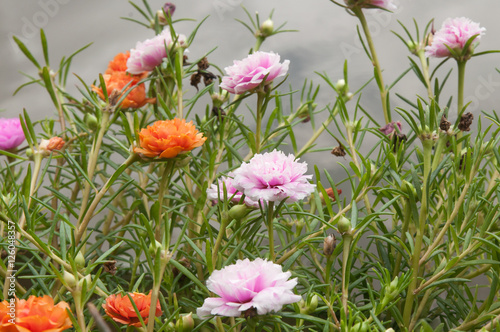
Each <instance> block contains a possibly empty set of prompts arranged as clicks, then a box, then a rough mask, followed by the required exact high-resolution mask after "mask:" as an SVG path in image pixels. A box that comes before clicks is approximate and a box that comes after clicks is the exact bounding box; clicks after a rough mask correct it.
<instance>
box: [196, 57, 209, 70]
mask: <svg viewBox="0 0 500 332" xmlns="http://www.w3.org/2000/svg"><path fill="white" fill-rule="evenodd" d="M208 67H210V63H209V62H208V59H207V57H204V58H203V59H201V60H200V61H199V62H198V69H199V70H207V69H208Z"/></svg>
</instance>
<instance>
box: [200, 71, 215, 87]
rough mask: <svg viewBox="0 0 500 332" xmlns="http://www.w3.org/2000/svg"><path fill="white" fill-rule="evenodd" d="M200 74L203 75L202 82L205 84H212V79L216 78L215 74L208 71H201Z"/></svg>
mask: <svg viewBox="0 0 500 332" xmlns="http://www.w3.org/2000/svg"><path fill="white" fill-rule="evenodd" d="M202 75H203V83H205V86H207V85H210V84H212V82H213V81H214V79H216V78H217V76H215V75H214V74H212V73H211V72H209V71H207V72H204V73H202Z"/></svg>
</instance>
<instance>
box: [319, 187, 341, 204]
mask: <svg viewBox="0 0 500 332" xmlns="http://www.w3.org/2000/svg"><path fill="white" fill-rule="evenodd" d="M325 191H326V194H327V195H328V197H330V198H331V199H332V200H333V201H334V202H335V194H334V193H333V189H332V188H328V189H325ZM337 194H338V195H340V194H342V190H340V189H337ZM321 199H323V195H321ZM323 200H324V199H323Z"/></svg>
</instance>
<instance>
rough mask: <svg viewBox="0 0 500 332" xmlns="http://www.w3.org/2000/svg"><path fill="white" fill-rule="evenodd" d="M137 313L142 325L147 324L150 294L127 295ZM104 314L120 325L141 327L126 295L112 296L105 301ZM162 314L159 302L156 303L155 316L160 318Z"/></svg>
mask: <svg viewBox="0 0 500 332" xmlns="http://www.w3.org/2000/svg"><path fill="white" fill-rule="evenodd" d="M128 294H129V295H130V297H131V298H132V300H133V301H134V303H135V306H136V307H137V310H138V311H139V314H140V315H141V317H142V319H143V321H144V324H147V323H148V319H149V308H150V306H151V292H149V294H148V295H146V294H143V293H128ZM102 307H103V308H104V311H105V312H106V314H107V315H108V316H109V317H111V318H113V320H114V321H116V322H118V323H122V324H127V325H130V326H137V327H139V326H141V321H140V320H139V318H138V316H137V314H136V312H135V310H134V306H133V305H132V302H130V298H129V297H128V296H127V295H121V294H117V295H116V294H112V295H110V296H108V298H107V299H106V303H104V304H103V305H102ZM161 314H162V311H161V307H160V300H158V302H157V303H156V313H155V316H157V317H158V316H160V315H161Z"/></svg>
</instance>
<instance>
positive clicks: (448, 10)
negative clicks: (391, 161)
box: [0, 0, 500, 163]
mask: <svg viewBox="0 0 500 332" xmlns="http://www.w3.org/2000/svg"><path fill="white" fill-rule="evenodd" d="M135 2H136V3H137V4H138V5H139V6H141V7H143V5H142V2H141V1H140V0H135ZM149 3H150V5H151V7H152V8H153V10H157V9H159V8H161V6H162V5H163V3H164V1H158V0H150V1H149ZM174 3H175V4H176V5H177V10H176V12H175V15H174V18H175V19H179V18H192V19H195V20H197V21H198V22H199V21H200V20H202V19H203V18H204V17H206V16H208V19H207V21H206V22H205V23H204V24H203V25H202V27H201V29H200V30H199V32H198V34H197V37H196V39H195V41H194V43H193V44H192V45H191V47H190V48H189V50H190V53H189V56H190V58H191V59H195V58H197V57H199V56H201V55H203V54H204V53H206V52H208V51H209V50H211V49H212V48H213V47H214V46H218V48H217V49H216V50H215V51H214V52H213V53H212V54H211V55H210V57H209V60H210V61H211V62H213V63H216V64H218V65H219V66H220V67H221V68H223V67H225V66H229V65H231V64H232V61H233V60H234V59H241V58H244V57H245V56H246V55H247V53H248V50H249V48H250V47H252V46H253V45H254V41H255V40H254V38H253V36H252V35H251V34H250V33H249V31H248V30H247V29H246V28H244V27H243V26H242V25H241V24H240V23H238V22H236V21H235V18H238V19H241V20H245V21H247V22H248V20H247V18H246V15H245V13H244V11H243V9H242V8H241V6H242V5H243V6H245V7H246V8H247V9H248V10H249V11H250V12H251V13H255V12H256V11H258V12H259V15H260V17H261V21H263V20H265V19H266V18H267V17H268V15H269V13H270V12H271V10H272V9H275V12H274V16H273V20H274V22H275V26H279V25H280V24H281V23H283V22H285V21H286V22H287V24H286V26H285V28H287V29H295V30H299V31H298V32H293V33H285V34H278V35H276V36H273V37H272V38H270V39H269V40H267V41H266V42H265V43H264V44H263V46H262V48H261V50H264V51H271V50H272V51H274V52H277V53H279V54H280V55H281V57H282V59H289V60H290V71H289V74H290V76H289V78H288V83H289V84H292V85H293V88H294V89H300V88H301V86H302V84H303V82H304V79H306V78H309V79H312V80H313V81H314V82H315V83H322V85H323V88H322V90H321V93H320V97H319V99H318V100H319V104H320V106H323V105H325V104H327V103H329V102H333V100H334V97H335V96H334V93H333V91H332V90H331V89H330V88H328V87H327V86H326V84H324V82H323V80H322V79H321V78H320V77H319V76H318V75H317V74H315V73H314V72H315V71H316V72H324V73H326V74H327V75H328V76H329V77H330V78H331V79H332V80H333V81H334V82H335V81H336V80H337V79H339V78H342V70H343V68H342V67H343V63H344V61H345V60H347V61H348V66H349V84H350V87H351V90H352V91H354V90H357V89H358V88H359V87H361V86H362V85H363V84H364V83H365V82H366V81H367V80H368V79H369V78H370V77H371V75H372V66H371V63H370V62H369V60H368V59H367V58H366V55H365V54H364V51H363V49H362V47H361V45H360V43H359V41H358V38H357V35H356V25H357V23H358V22H357V19H356V18H355V17H351V16H349V15H348V14H347V13H346V12H345V10H344V9H342V8H340V7H338V6H336V5H334V4H333V3H331V2H330V1H328V0H309V1H296V0H253V1H248V0H204V1H199V0H198V1H195V0H178V1H176V2H174ZM396 3H397V4H398V10H397V11H396V12H395V13H393V14H390V13H387V12H383V11H379V10H368V11H366V13H367V20H368V22H369V25H370V28H371V30H372V33H373V36H374V42H375V44H376V48H377V50H378V54H379V59H380V62H381V65H382V67H383V69H384V79H385V82H386V84H390V83H391V82H392V81H393V80H394V79H395V78H396V77H398V76H399V75H400V73H401V72H403V71H404V70H405V69H406V68H408V64H409V61H408V59H407V57H408V56H411V55H410V54H409V53H408V51H407V49H406V47H405V46H404V45H403V43H402V42H401V41H400V40H399V39H398V38H397V37H396V36H395V35H394V34H393V33H392V32H391V30H394V31H396V32H398V33H400V34H402V35H404V31H403V29H402V28H401V26H400V25H399V23H398V20H399V21H400V22H402V23H403V24H405V25H406V26H407V27H408V29H409V30H410V31H411V32H412V33H413V32H414V31H415V30H414V26H413V21H412V20H413V19H414V18H415V19H416V21H417V23H418V24H419V26H420V28H421V29H422V30H423V29H424V27H425V25H426V24H427V22H429V20H431V19H432V18H435V22H436V29H439V27H440V26H441V24H442V22H443V21H444V20H445V19H446V18H448V17H460V16H465V17H468V18H470V19H471V20H473V21H475V22H479V23H480V24H481V26H483V27H486V29H487V30H486V34H485V35H484V36H483V37H482V40H481V44H480V45H479V47H478V48H477V51H485V50H490V49H500V39H499V38H498V36H499V35H500V21H499V19H498V12H499V9H500V2H499V1H498V0H481V1H473V0H418V1H417V0H399V1H396ZM0 13H1V17H0V32H1V37H0V54H1V59H2V61H0V73H1V79H0V85H1V86H0V110H2V111H3V112H0V117H17V116H18V114H19V113H20V112H22V110H23V108H26V110H27V111H28V113H29V114H30V116H31V117H32V118H33V119H34V120H39V119H43V118H45V117H50V116H52V115H54V114H55V111H54V108H53V107H52V103H51V101H50V98H49V96H48V94H47V93H46V92H45V90H43V89H42V88H41V87H40V86H37V85H31V86H28V87H26V88H24V89H22V90H21V91H20V92H19V93H18V94H17V95H15V96H13V93H14V91H15V90H16V88H17V87H19V86H20V85H21V84H23V83H25V82H27V80H28V79H27V78H26V77H24V76H22V75H21V74H20V72H24V73H26V74H28V75H32V76H36V75H37V72H36V69H35V67H34V66H32V64H31V63H30V62H29V61H28V60H27V59H26V58H25V57H24V55H23V54H22V53H21V52H20V51H19V50H18V48H17V46H16V45H15V44H14V42H13V40H12V36H14V35H15V36H17V37H18V38H19V39H21V40H22V41H23V42H24V43H25V44H26V45H27V46H28V48H29V49H30V50H31V51H32V52H33V54H34V56H35V57H36V58H37V59H38V60H39V62H40V63H42V62H43V55H42V51H41V47H40V39H39V29H40V28H43V29H44V30H45V33H46V35H47V39H48V42H49V47H50V59H51V63H53V66H54V65H57V64H58V62H59V61H60V59H61V57H62V56H65V55H66V56H67V55H69V54H71V53H72V52H74V51H75V50H77V49H79V48H80V47H82V46H83V45H85V44H87V43H91V42H92V43H93V44H92V46H90V48H88V49H87V50H85V51H84V52H83V53H81V54H79V55H78V56H76V58H75V59H74V61H73V65H72V70H71V71H72V72H74V73H77V74H78V75H79V76H80V77H82V78H83V79H84V80H85V82H87V84H89V85H90V84H91V83H92V82H93V81H94V80H96V79H97V78H98V74H99V73H102V72H103V71H104V70H105V69H106V67H107V64H108V62H109V61H110V60H111V59H112V58H113V57H114V56H115V55H116V54H117V53H118V52H123V51H126V50H128V49H130V48H133V47H134V46H135V44H136V42H137V41H142V40H144V39H146V38H151V37H152V36H153V32H152V30H148V29H146V28H144V27H141V26H139V25H137V24H135V23H132V22H129V21H126V20H123V19H121V18H120V17H129V18H133V19H139V20H141V19H142V17H141V16H140V15H139V14H138V12H137V11H136V10H135V9H134V8H133V7H132V6H131V5H130V4H129V3H128V2H127V1H124V0H106V1H98V0H87V1H81V0H80V1H78V0H33V1H19V0H2V1H0ZM196 24H197V23H196V22H181V23H179V24H178V25H176V30H177V31H178V32H180V33H184V34H186V35H189V34H190V33H191V31H192V30H193V29H194V27H195V26H196ZM414 59H415V60H416V61H417V60H418V59H417V58H416V57H414ZM438 63H439V60H437V59H432V60H431V67H432V66H436V65H437V64H438ZM496 67H500V54H492V55H486V56H483V57H479V58H473V59H472V60H471V61H469V63H468V64H467V74H466V77H467V82H466V93H465V96H466V102H468V101H471V102H472V103H471V105H470V108H469V109H470V110H471V111H472V112H474V114H479V112H480V111H481V110H486V111H490V110H492V109H494V108H495V107H496V105H497V104H499V101H500V94H499V91H500V74H498V72H496V70H495V68H496ZM450 68H453V73H452V75H451V77H450V80H449V83H448V85H449V90H447V94H448V95H449V94H452V93H455V90H456V68H455V63H454V61H448V63H446V64H445V66H443V68H442V69H440V74H442V75H444V74H445V73H446V72H447V71H448V70H449V69H450ZM77 84H80V83H79V82H78V80H77V79H76V78H75V77H70V78H69V82H68V86H67V89H68V91H69V92H71V93H73V94H74V95H75V96H79V93H78V91H77V89H76V88H75V86H76V85H77ZM186 84H187V82H186ZM282 90H288V87H287V86H286V85H284V86H283V87H282ZM191 91H193V89H192V88H191ZM394 92H398V93H401V94H403V95H405V96H407V97H408V98H410V99H411V100H413V101H414V100H415V94H420V95H422V96H425V95H426V94H425V90H424V89H423V88H422V86H421V84H420V83H419V82H418V81H417V79H416V77H415V76H414V75H413V74H412V73H409V74H408V75H407V76H406V77H405V78H404V79H403V80H402V81H401V82H400V84H399V85H398V86H397V89H395V91H394ZM298 100H299V96H296V97H295V104H294V106H295V107H296V106H297V105H298ZM249 102H250V101H249ZM362 105H363V106H364V107H365V108H366V109H367V110H369V111H370V112H372V114H373V116H374V117H375V118H377V119H380V120H382V119H383V117H382V114H381V107H380V100H379V97H378V90H377V89H376V86H375V84H374V83H373V82H372V83H371V84H370V85H369V86H368V87H367V88H366V90H364V92H363V99H362ZM201 107H202V105H200V108H201ZM394 107H405V108H408V107H407V105H406V104H404V103H403V102H401V101H400V100H399V99H398V98H397V97H396V96H395V95H394V94H392V108H394ZM200 111H204V110H203V109H200ZM393 114H394V113H393ZM394 117H396V118H397V115H395V116H394ZM318 124H319V123H318ZM302 132H303V134H304V135H305V137H306V138H308V137H309V135H310V126H306V125H304V127H303V129H300V130H299V135H302V134H301V133H302ZM326 137H328V139H326V140H325V141H320V145H323V146H333V145H334V144H335V143H334V142H332V139H331V138H330V137H329V136H328V135H327V136H326ZM299 148H300V146H299ZM319 162H320V163H323V162H326V161H319ZM328 162H332V160H330V161H328Z"/></svg>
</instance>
